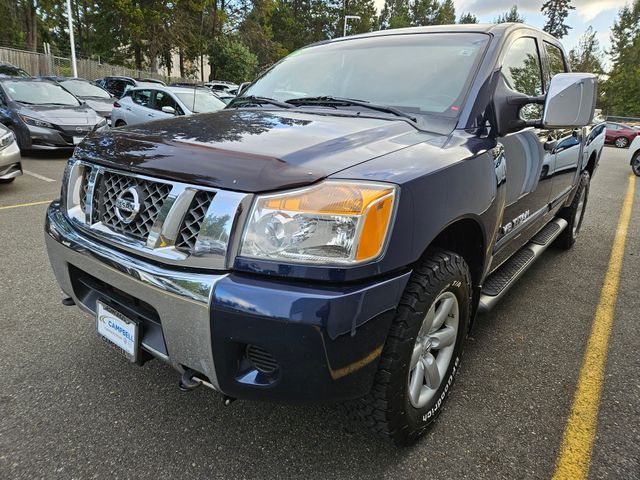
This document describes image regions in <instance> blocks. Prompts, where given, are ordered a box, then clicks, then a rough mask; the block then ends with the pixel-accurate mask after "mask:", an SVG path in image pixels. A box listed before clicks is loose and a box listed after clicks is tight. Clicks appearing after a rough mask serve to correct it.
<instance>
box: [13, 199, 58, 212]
mask: <svg viewBox="0 0 640 480" xmlns="http://www.w3.org/2000/svg"><path fill="white" fill-rule="evenodd" d="M51 202H53V200H43V201H41V202H30V203H18V204H16V205H6V206H4V207H0V210H9V209H11V208H21V207H33V206H34V205H44V204H45V203H51Z"/></svg>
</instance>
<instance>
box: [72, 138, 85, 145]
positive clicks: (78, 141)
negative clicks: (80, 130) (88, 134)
mask: <svg viewBox="0 0 640 480" xmlns="http://www.w3.org/2000/svg"><path fill="white" fill-rule="evenodd" d="M82 140H84V137H73V144H74V145H78V144H79V143H80V142H81V141H82Z"/></svg>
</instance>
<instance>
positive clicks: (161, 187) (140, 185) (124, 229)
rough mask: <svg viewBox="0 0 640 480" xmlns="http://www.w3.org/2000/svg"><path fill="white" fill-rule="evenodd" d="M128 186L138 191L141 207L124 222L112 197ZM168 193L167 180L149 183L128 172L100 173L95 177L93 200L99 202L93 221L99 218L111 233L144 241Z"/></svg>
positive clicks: (114, 197) (114, 198)
mask: <svg viewBox="0 0 640 480" xmlns="http://www.w3.org/2000/svg"><path fill="white" fill-rule="evenodd" d="M131 187H134V188H137V189H138V190H139V191H140V193H141V195H140V196H141V198H140V204H141V209H140V214H139V215H138V216H137V217H136V218H135V220H133V221H132V222H130V223H125V222H124V221H122V220H121V219H120V218H118V215H117V212H116V200H117V199H118V196H119V195H120V194H121V193H122V192H124V191H126V190H127V189H128V188H131ZM170 192H171V185H169V184H168V183H158V182H151V181H148V180H143V179H141V178H136V177H132V176H129V175H123V174H119V173H113V172H104V173H103V174H102V175H101V177H100V179H99V186H98V188H97V195H96V196H95V197H94V201H97V202H98V205H99V207H98V218H95V219H94V221H95V220H98V221H101V222H102V223H103V224H104V225H106V226H107V227H109V228H111V230H113V231H114V232H117V233H121V234H123V235H126V236H129V237H132V238H135V239H137V240H141V241H143V242H146V241H147V237H148V236H149V232H150V231H151V228H152V227H153V224H154V222H155V221H156V218H158V214H159V213H160V210H161V208H162V205H163V204H164V202H165V200H166V199H167V197H168V196H169V193H170Z"/></svg>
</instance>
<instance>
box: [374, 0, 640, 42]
mask: <svg viewBox="0 0 640 480" xmlns="http://www.w3.org/2000/svg"><path fill="white" fill-rule="evenodd" d="M630 1H631V0H572V2H571V4H572V5H573V6H574V7H576V9H575V10H572V11H571V13H569V17H568V18H567V22H566V23H567V25H569V26H571V27H573V28H572V29H571V30H569V34H568V35H567V36H566V37H564V38H563V39H562V43H563V45H564V47H565V49H566V51H567V52H568V51H569V50H571V49H572V48H573V47H575V46H576V45H577V44H578V41H579V39H580V35H582V34H583V33H584V31H585V30H586V29H587V27H588V26H589V25H592V26H593V29H594V30H596V31H597V32H598V33H597V38H598V41H599V42H600V46H601V47H604V48H607V47H608V46H609V44H610V42H609V31H610V29H611V26H612V25H613V22H614V20H615V19H616V17H617V14H618V10H619V9H620V8H621V7H623V6H624V5H625V4H626V3H630ZM375 3H376V7H377V8H378V11H380V10H381V9H382V7H383V6H384V0H375ZM514 3H515V4H517V5H518V11H519V12H520V15H522V16H524V18H525V20H526V22H525V23H527V24H529V25H532V26H534V27H538V28H542V27H543V25H544V23H545V20H546V17H545V16H543V15H542V13H540V8H541V7H542V4H543V3H544V0H523V1H520V2H515V1H514V0H454V4H455V6H456V15H457V17H458V18H460V15H461V14H462V13H466V12H470V13H473V14H474V15H475V16H476V17H478V20H479V21H480V23H492V22H493V20H494V19H495V18H496V17H497V16H498V15H501V14H502V13H504V12H506V11H507V10H509V9H510V8H511V7H512V6H513V5H514Z"/></svg>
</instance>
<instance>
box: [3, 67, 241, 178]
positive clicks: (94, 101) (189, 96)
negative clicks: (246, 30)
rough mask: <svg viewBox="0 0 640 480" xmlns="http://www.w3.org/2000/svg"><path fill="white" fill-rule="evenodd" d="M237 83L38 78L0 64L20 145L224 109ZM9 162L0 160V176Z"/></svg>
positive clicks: (37, 146)
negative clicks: (192, 83) (205, 83)
mask: <svg viewBox="0 0 640 480" xmlns="http://www.w3.org/2000/svg"><path fill="white" fill-rule="evenodd" d="M237 87H238V86H237V85H236V84H232V83H230V82H213V83H211V84H210V85H207V86H204V85H199V86H198V85H190V84H175V85H170V86H166V85H165V84H164V82H162V81H160V80H156V79H152V78H130V77H104V78H102V79H99V80H97V81H95V82H92V81H90V80H86V79H83V78H75V77H58V76H47V77H40V78H35V77H31V76H30V75H29V74H28V73H27V72H26V71H24V70H22V69H20V68H18V67H15V66H13V65H10V64H0V125H2V126H4V127H5V128H6V129H7V130H9V131H10V132H12V136H11V139H15V143H16V148H19V149H20V150H41V149H57V148H73V147H74V146H75V145H77V144H78V143H79V142H80V141H81V140H82V139H83V138H84V137H85V136H86V135H87V134H88V133H90V132H92V131H94V130H98V129H102V128H106V127H109V126H111V125H112V119H113V125H114V126H124V125H130V124H136V123H143V122H149V121H152V120H156V119H165V118H169V117H172V116H177V115H192V114H194V113H202V112H214V111H217V110H221V109H223V108H224V107H225V106H226V104H227V103H229V102H230V101H231V99H233V98H235V95H233V94H231V93H229V92H231V91H233V90H234V89H237ZM214 91H215V92H216V93H214ZM0 133H2V132H0ZM0 136H1V135H0ZM2 138H3V141H5V139H4V137H2ZM3 148H4V146H3ZM3 155H4V153H3ZM5 164H6V162H3V163H0V165H1V166H0V180H2V179H3V178H4V175H5V173H6V172H5V169H4V166H5ZM12 172H13V170H12ZM10 173H11V172H10ZM11 178H15V177H11Z"/></svg>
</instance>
